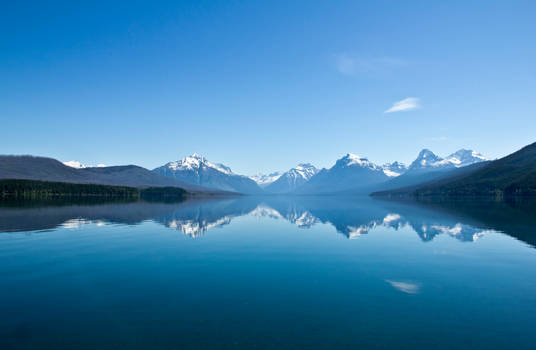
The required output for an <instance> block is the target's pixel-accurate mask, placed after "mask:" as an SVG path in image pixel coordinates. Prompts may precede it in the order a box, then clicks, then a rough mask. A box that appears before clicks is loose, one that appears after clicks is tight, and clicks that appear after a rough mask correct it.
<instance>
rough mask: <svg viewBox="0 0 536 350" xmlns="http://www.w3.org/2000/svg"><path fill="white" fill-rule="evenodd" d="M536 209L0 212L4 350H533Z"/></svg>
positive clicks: (384, 204)
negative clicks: (149, 349)
mask: <svg viewBox="0 0 536 350" xmlns="http://www.w3.org/2000/svg"><path fill="white" fill-rule="evenodd" d="M535 224H536V206H534V205H525V204H519V203H510V204H508V203H487V202H456V203H433V204H432V203H428V204H422V203H421V204H415V203H399V202H388V201H378V200H373V199H370V198H359V197H353V198H340V197H320V198H315V197H303V198H283V197H264V198H255V197H243V198H230V199H220V200H205V201H201V200H190V201H186V202H182V203H168V204H166V203H144V202H136V203H118V204H95V203H91V204H87V203H86V204H84V203H77V204H72V203H71V204H69V203H61V205H60V204H58V205H47V204H46V203H42V204H34V205H31V206H27V205H26V206H20V205H17V204H13V203H10V204H4V205H2V206H0V232H1V233H0V348H2V349H45V348H53V349H58V348H70V349H75V348H76V349H108V348H110V349H112V348H113V349H119V348H120V349H148V348H151V349H297V348H301V349H356V348H363V349H534V346H535V344H536V332H535V331H534V329H535V327H536V250H535V246H536V225H535Z"/></svg>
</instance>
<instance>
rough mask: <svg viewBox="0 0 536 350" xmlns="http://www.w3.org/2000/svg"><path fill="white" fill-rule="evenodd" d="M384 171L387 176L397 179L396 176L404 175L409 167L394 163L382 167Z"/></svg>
mask: <svg viewBox="0 0 536 350" xmlns="http://www.w3.org/2000/svg"><path fill="white" fill-rule="evenodd" d="M382 169H383V172H384V173H385V175H387V176H389V177H396V176H400V175H402V174H404V173H405V172H406V171H407V170H408V167H407V165H406V164H404V163H400V162H393V163H385V164H384V165H383V166H382Z"/></svg>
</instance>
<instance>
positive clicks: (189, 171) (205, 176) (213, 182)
mask: <svg viewBox="0 0 536 350" xmlns="http://www.w3.org/2000/svg"><path fill="white" fill-rule="evenodd" d="M153 172H155V173H157V174H159V175H162V176H166V177H171V178H173V179H177V180H180V181H184V182H189V183H193V184H196V185H200V186H203V187H208V188H214V189H218V190H224V191H231V192H238V193H244V194H261V193H263V190H262V188H260V186H259V185H258V184H257V183H256V182H255V181H253V180H252V179H250V178H249V177H247V176H243V175H237V174H235V173H233V172H232V170H231V168H229V167H227V166H225V165H223V164H218V163H212V162H209V161H208V160H207V159H206V158H205V157H203V156H201V155H199V154H192V155H191V156H188V157H184V158H182V159H181V160H178V161H174V162H169V163H166V164H165V165H163V166H161V167H158V168H156V169H154V170H153Z"/></svg>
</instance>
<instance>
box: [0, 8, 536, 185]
mask: <svg viewBox="0 0 536 350" xmlns="http://www.w3.org/2000/svg"><path fill="white" fill-rule="evenodd" d="M534 18H536V2H534V1H459V2H456V1H449V2H439V1H438V2H432V1H404V2H401V1H385V2H383V1H362V2H358V1H348V2H346V1H265V2H261V1H190V2H180V1H170V2H147V1H145V2H143V1H128V2H123V3H121V2H119V1H113V2H109V1H108V2H101V3H98V2H95V3H92V4H85V5H75V4H74V2H65V3H63V2H50V3H49V2H36V3H34V4H32V3H31V2H30V3H28V2H25V3H20V4H15V2H13V3H9V4H4V5H3V8H2V11H1V13H0V118H1V121H2V126H3V127H2V137H1V138H0V153H2V154H34V155H43V156H50V157H54V158H57V159H60V160H63V161H66V160H71V159H76V160H79V161H81V162H83V163H88V164H97V163H105V164H107V165H116V164H138V165H142V166H145V167H148V168H154V167H156V166H159V165H162V164H164V163H166V162H167V161H171V160H176V159H179V158H182V157H183V156H185V155H187V154H190V153H193V152H197V153H201V154H203V155H205V156H206V157H207V158H208V159H210V160H212V161H214V162H222V163H224V164H226V165H228V166H230V167H231V168H232V169H233V170H234V171H235V172H239V173H246V174H250V173H256V172H259V171H260V172H268V171H274V170H286V169H287V168H290V167H292V166H295V165H296V164H297V163H299V162H311V163H313V164H315V165H316V166H319V167H328V166H331V165H332V164H333V163H334V162H335V160H336V159H337V158H339V157H341V156H342V155H344V154H345V153H348V152H351V153H356V154H359V155H363V156H367V157H369V159H371V160H372V161H374V162H377V163H384V162H387V161H394V160H400V161H404V162H410V161H412V160H413V159H414V158H415V157H416V155H417V153H418V152H419V150H420V149H421V148H424V147H426V148H430V149H431V150H432V151H434V152H436V153H438V154H440V155H447V154H449V153H452V152H454V151H455V150H457V149H459V148H462V147H464V148H472V149H475V150H478V151H480V152H482V153H483V154H484V155H486V156H488V157H492V158H494V157H500V156H503V155H506V154H508V153H510V152H512V151H515V150H516V149H518V148H520V147H522V146H524V145H526V144H529V143H532V142H534V141H536V115H535V107H536V64H535V62H536V44H535V38H536V25H535V24H534ZM397 102H399V104H398V105H395V104H396V103H397ZM388 110H391V111H390V112H388V113H387V112H386V111H388Z"/></svg>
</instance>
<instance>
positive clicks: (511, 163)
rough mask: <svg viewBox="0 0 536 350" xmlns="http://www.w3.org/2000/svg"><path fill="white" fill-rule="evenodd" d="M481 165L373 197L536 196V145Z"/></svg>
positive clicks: (379, 193) (383, 192)
mask: <svg viewBox="0 0 536 350" xmlns="http://www.w3.org/2000/svg"><path fill="white" fill-rule="evenodd" d="M478 165H479V164H473V165H471V166H468V167H465V168H464V171H463V172H460V171H458V172H456V173H454V174H452V175H451V176H448V177H443V178H440V179H436V180H435V181H428V182H424V183H419V184H417V185H415V186H409V187H402V188H397V189H394V190H388V191H379V192H375V193H373V195H375V196H390V197H392V196H395V197H406V196H409V197H418V198H422V197H438V196H439V197H460V196H486V197H487V196H495V197H505V196H533V195H536V143H533V144H531V145H528V146H526V147H523V148H522V149H520V150H519V151H517V152H514V153H512V154H510V155H508V156H506V157H504V158H501V159H498V160H495V161H491V162H486V163H485V164H484V165H482V166H478ZM459 170H461V169H459Z"/></svg>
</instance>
